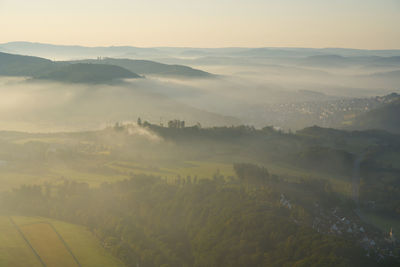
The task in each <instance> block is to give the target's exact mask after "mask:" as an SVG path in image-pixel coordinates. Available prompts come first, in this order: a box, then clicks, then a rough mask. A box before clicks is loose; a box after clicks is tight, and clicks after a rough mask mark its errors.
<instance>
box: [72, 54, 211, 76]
mask: <svg viewBox="0 0 400 267" xmlns="http://www.w3.org/2000/svg"><path fill="white" fill-rule="evenodd" d="M78 62H84V63H95V64H110V65H115V66H120V67H122V68H126V69H128V70H130V71H132V72H135V73H139V74H143V75H149V74H150V75H160V76H170V77H185V78H211V77H213V76H214V75H212V74H210V73H208V72H205V71H202V70H198V69H193V68H191V67H188V66H183V65H168V64H162V63H158V62H154V61H150V60H132V59H116V58H104V59H99V60H90V59H89V60H82V61H78Z"/></svg>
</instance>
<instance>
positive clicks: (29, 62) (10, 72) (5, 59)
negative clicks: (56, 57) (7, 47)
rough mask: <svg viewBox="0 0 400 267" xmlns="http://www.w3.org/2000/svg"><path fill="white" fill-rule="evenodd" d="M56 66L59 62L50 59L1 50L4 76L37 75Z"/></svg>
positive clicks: (1, 64)
mask: <svg viewBox="0 0 400 267" xmlns="http://www.w3.org/2000/svg"><path fill="white" fill-rule="evenodd" d="M55 67H57V63H55V62H53V61H51V60H48V59H44V58H40V57H30V56H21V55H14V54H7V53H1V52H0V75H3V76H36V75H41V74H43V73H46V72H49V71H51V70H52V69H54V68H55Z"/></svg>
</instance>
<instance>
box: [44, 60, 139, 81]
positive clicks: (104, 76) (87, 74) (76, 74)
mask: <svg viewBox="0 0 400 267" xmlns="http://www.w3.org/2000/svg"><path fill="white" fill-rule="evenodd" d="M37 78H38V79H45V80H53V81H60V82H70V83H106V82H112V81H115V80H118V79H127V78H131V79H134V78H141V76H139V75H138V74H136V73H133V72H131V71H129V70H127V69H124V68H121V67H119V66H113V65H106V64H88V63H78V64H68V65H66V66H64V67H62V68H60V69H58V70H55V71H52V72H50V73H48V74H45V75H42V76H38V77H37Z"/></svg>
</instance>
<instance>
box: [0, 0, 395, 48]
mask: <svg viewBox="0 0 400 267" xmlns="http://www.w3.org/2000/svg"><path fill="white" fill-rule="evenodd" d="M10 41H33V42H47V43H55V44H79V45H88V46H96V45H133V46H192V47H226V46H247V47H261V46H290V47H291V46H298V47H351V48H368V49H394V48H395V49H400V0H0V43H4V42H10Z"/></svg>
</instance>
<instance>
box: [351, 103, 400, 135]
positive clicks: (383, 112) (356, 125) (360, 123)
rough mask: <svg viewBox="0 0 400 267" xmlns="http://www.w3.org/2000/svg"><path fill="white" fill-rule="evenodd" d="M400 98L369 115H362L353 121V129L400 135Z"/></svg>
mask: <svg viewBox="0 0 400 267" xmlns="http://www.w3.org/2000/svg"><path fill="white" fill-rule="evenodd" d="M399 114H400V98H398V99H397V100H394V101H393V102H392V103H389V104H386V105H384V106H382V107H379V108H377V109H374V110H371V111H369V112H367V113H364V114H361V115H360V116H358V117H356V118H355V119H354V120H353V123H352V125H351V128H352V129H357V130H366V129H380V130H386V131H389V132H394V133H400V116H399Z"/></svg>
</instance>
